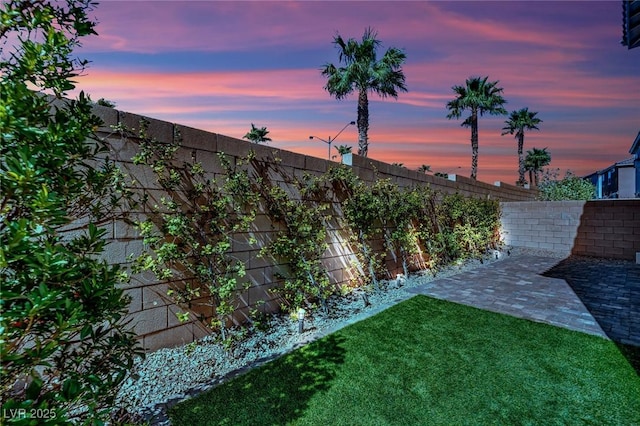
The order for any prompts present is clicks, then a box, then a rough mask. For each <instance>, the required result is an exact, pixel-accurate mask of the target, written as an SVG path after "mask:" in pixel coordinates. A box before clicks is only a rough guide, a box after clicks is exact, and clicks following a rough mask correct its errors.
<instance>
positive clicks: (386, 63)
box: [322, 28, 407, 157]
mask: <svg viewBox="0 0 640 426" xmlns="http://www.w3.org/2000/svg"><path fill="white" fill-rule="evenodd" d="M377 36H378V34H377V32H376V31H374V30H373V29H372V28H367V29H365V31H364V35H363V36H362V41H361V42H358V41H357V40H355V39H353V38H350V39H349V40H346V41H345V40H344V39H343V38H342V37H341V36H340V35H339V34H338V35H336V36H335V37H334V39H333V44H335V45H336V46H337V47H338V48H339V49H340V55H339V61H340V63H341V64H344V66H343V67H339V68H338V67H336V66H335V65H333V64H330V63H328V64H325V65H324V67H323V68H322V75H323V76H325V77H327V84H326V85H325V86H324V88H325V90H326V91H328V92H329V94H330V95H331V96H334V97H335V98H336V99H343V98H345V97H346V96H347V95H349V94H350V93H352V92H353V91H357V92H358V155H362V156H364V157H366V156H367V153H368V151H369V135H368V133H369V99H368V93H369V92H373V93H376V94H378V95H379V96H380V97H382V98H386V97H387V96H391V97H393V98H394V99H397V98H398V90H401V91H404V92H406V91H407V88H406V86H405V77H404V73H403V72H402V64H403V63H404V61H405V59H406V57H407V56H406V55H405V53H404V52H403V51H402V50H401V49H397V48H395V47H390V48H389V49H387V51H386V52H385V54H384V56H383V57H382V58H381V59H380V60H378V59H377V56H376V50H377V48H378V46H380V40H378V39H377V38H376V37H377Z"/></svg>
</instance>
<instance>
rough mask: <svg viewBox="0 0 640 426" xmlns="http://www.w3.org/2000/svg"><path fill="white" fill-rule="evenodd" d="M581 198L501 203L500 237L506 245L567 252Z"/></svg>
mask: <svg viewBox="0 0 640 426" xmlns="http://www.w3.org/2000/svg"><path fill="white" fill-rule="evenodd" d="M584 204H585V201H535V202H530V201H529V202H504V203H501V204H500V208H501V223H502V230H501V235H502V240H503V241H504V242H505V244H507V245H511V246H515V247H528V248H534V249H544V250H553V251H557V252H560V253H563V254H565V255H567V256H568V255H569V254H571V250H572V249H573V243H574V240H575V238H576V236H577V234H578V227H579V225H580V217H581V216H582V210H583V207H584Z"/></svg>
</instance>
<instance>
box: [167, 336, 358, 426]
mask: <svg viewBox="0 0 640 426" xmlns="http://www.w3.org/2000/svg"><path fill="white" fill-rule="evenodd" d="M344 341H345V338H344V337H341V336H339V335H330V336H327V337H326V338H324V339H322V340H318V341H316V342H313V343H311V344H309V345H307V346H305V347H302V348H300V349H299V350H296V351H294V352H292V353H290V354H288V355H285V356H284V357H282V358H279V359H277V360H275V361H273V362H270V363H268V364H265V365H264V366H263V367H261V368H258V369H254V370H251V371H249V372H248V373H247V374H245V375H244V376H241V377H238V378H236V379H234V380H231V381H230V382H227V383H223V384H222V385H220V386H219V387H217V388H215V389H213V390H212V391H210V392H207V393H205V394H202V395H200V396H199V397H197V398H194V399H192V400H187V401H185V402H184V403H181V404H179V405H177V406H175V407H173V408H172V409H171V410H170V411H169V416H170V418H171V420H172V424H173V425H176V426H177V425H189V426H196V425H212V424H216V425H249V424H251V425H255V424H262V422H263V421H264V419H270V421H271V424H286V423H289V422H291V421H293V420H295V419H297V418H299V417H300V416H302V415H303V414H304V411H305V409H306V408H307V406H308V403H309V400H310V399H311V398H312V397H313V396H314V395H315V394H317V393H319V392H323V391H326V390H328V389H329V388H330V386H331V381H332V380H333V379H334V378H335V376H336V373H337V370H338V369H339V366H340V365H341V364H343V363H344V357H345V352H346V351H345V349H344V348H343V347H342V346H341V344H342V343H344Z"/></svg>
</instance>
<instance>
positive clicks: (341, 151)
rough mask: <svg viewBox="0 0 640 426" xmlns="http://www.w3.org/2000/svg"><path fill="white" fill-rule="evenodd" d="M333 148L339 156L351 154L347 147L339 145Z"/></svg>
mask: <svg viewBox="0 0 640 426" xmlns="http://www.w3.org/2000/svg"><path fill="white" fill-rule="evenodd" d="M334 148H335V149H337V150H338V154H340V155H345V154H349V153H350V152H351V147H350V146H349V145H339V146H336V147H334Z"/></svg>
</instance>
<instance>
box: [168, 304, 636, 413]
mask: <svg viewBox="0 0 640 426" xmlns="http://www.w3.org/2000/svg"><path fill="white" fill-rule="evenodd" d="M170 417H171V420H172V422H173V424H174V425H189V426H195V425H216V424H222V425H244V424H246V425H280V424H296V425H394V424H396V425H420V424H422V425H463V424H468V425H478V424H492V425H493V424H495V425H518V424H523V425H524V424H527V425H539V424H544V425H553V424H558V425H567V424H571V425H573V424H588V425H625V426H626V425H640V378H639V377H638V375H637V374H636V372H635V370H634V369H633V368H632V367H631V366H630V365H629V363H628V361H627V360H626V359H625V358H624V357H623V356H622V355H621V354H620V352H619V350H618V348H617V347H616V345H615V344H614V343H612V342H610V341H608V340H605V339H602V338H599V337H595V336H590V335H587V334H583V333H578V332H573V331H569V330H565V329H561V328H558V327H552V326H549V325H545V324H539V323H534V322H531V321H526V320H521V319H517V318H513V317H510V316H507V315H500V314H495V313H491V312H487V311H482V310H479V309H475V308H470V307H467V306H462V305H458V304H455V303H451V302H446V301H441V300H437V299H432V298H429V297H425V296H416V297H414V298H412V299H410V300H408V301H406V302H403V303H401V304H399V305H396V306H394V307H392V308H390V309H388V310H386V311H384V312H382V313H380V314H378V315H376V316H374V317H371V318H369V319H367V320H365V321H362V322H359V323H357V324H354V325H352V326H349V327H347V328H344V329H342V330H340V331H338V332H336V333H333V334H331V335H329V336H327V337H325V338H324V339H321V340H319V341H316V342H314V343H312V344H310V345H308V346H305V347H304V348H301V349H299V350H297V351H295V352H293V353H291V354H289V355H287V356H284V357H282V358H280V359H278V360H275V361H273V362H271V363H269V364H267V365H265V366H263V367H261V368H258V369H255V370H252V371H250V372H249V373H247V374H245V375H243V376H240V377H238V378H236V379H235V380H232V381H230V382H228V383H226V384H223V385H221V386H219V387H217V388H215V389H213V390H211V391H209V392H208V393H205V394H202V395H200V396H199V397H197V398H194V399H191V400H187V401H185V402H183V403H180V404H178V405H177V406H175V407H174V408H173V409H172V410H171V411H170Z"/></svg>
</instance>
